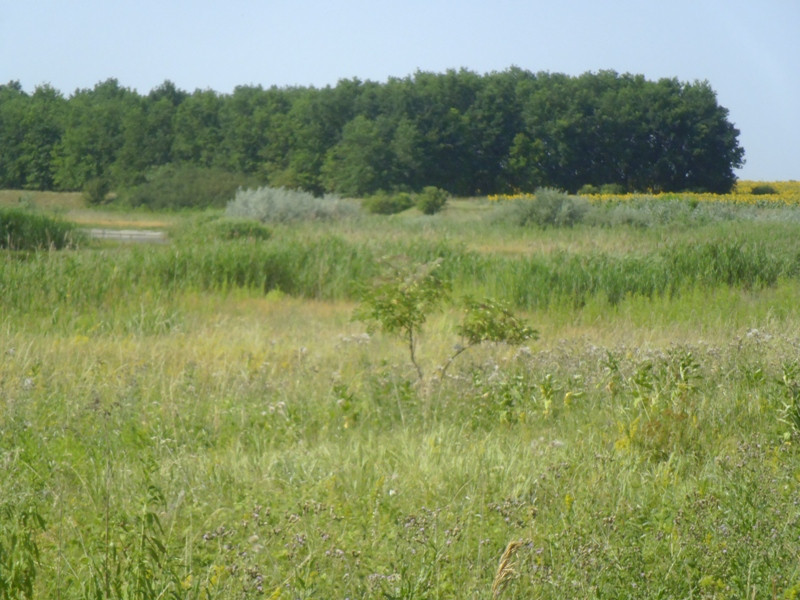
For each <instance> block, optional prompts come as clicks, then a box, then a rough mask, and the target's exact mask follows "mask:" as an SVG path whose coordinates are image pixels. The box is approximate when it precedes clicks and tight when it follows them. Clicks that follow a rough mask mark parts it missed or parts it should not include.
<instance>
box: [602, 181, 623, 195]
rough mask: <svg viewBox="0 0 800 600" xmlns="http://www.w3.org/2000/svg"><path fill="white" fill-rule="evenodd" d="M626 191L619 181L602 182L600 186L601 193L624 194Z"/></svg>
mask: <svg viewBox="0 0 800 600" xmlns="http://www.w3.org/2000/svg"><path fill="white" fill-rule="evenodd" d="M626 191H627V190H626V189H625V186H624V185H622V184H621V183H604V184H603V185H601V186H600V193H601V194H624V193H625V192H626Z"/></svg>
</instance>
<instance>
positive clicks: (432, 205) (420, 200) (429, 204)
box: [414, 185, 450, 215]
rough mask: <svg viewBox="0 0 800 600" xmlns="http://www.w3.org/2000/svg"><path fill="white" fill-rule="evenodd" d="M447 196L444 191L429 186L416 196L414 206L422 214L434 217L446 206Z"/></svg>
mask: <svg viewBox="0 0 800 600" xmlns="http://www.w3.org/2000/svg"><path fill="white" fill-rule="evenodd" d="M449 196H450V195H449V194H448V193H447V192H446V191H445V190H443V189H440V188H437V187H436V186H433V185H429V186H427V187H425V188H423V190H422V192H421V193H419V194H417V197H416V198H415V200H414V204H415V205H416V207H417V208H418V209H419V210H420V211H421V212H422V213H423V214H425V215H435V214H436V213H438V212H439V211H440V210H442V209H443V208H444V206H445V204H447V200H448V199H449Z"/></svg>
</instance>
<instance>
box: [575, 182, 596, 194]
mask: <svg viewBox="0 0 800 600" xmlns="http://www.w3.org/2000/svg"><path fill="white" fill-rule="evenodd" d="M599 193H600V188H599V187H597V186H596V185H592V184H591V183H586V184H584V185H582V186H581V189H579V190H578V195H579V196H591V195H592V194H599Z"/></svg>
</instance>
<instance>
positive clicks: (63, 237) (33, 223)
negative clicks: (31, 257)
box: [0, 207, 84, 250]
mask: <svg viewBox="0 0 800 600" xmlns="http://www.w3.org/2000/svg"><path fill="white" fill-rule="evenodd" d="M83 238H84V236H83V235H82V234H81V233H80V232H78V231H77V228H76V227H75V225H74V224H72V223H68V222H66V221H64V220H62V219H58V218H55V217H51V216H46V215H43V214H39V213H36V212H33V211H30V210H25V209H19V208H3V207H0V248H4V249H8V250H47V249H50V248H55V249H57V250H59V249H62V248H66V247H68V246H71V245H74V244H76V243H78V242H80V241H81V240H82V239H83Z"/></svg>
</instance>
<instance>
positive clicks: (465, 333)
mask: <svg viewBox="0 0 800 600" xmlns="http://www.w3.org/2000/svg"><path fill="white" fill-rule="evenodd" d="M464 305H465V310H464V317H463V319H462V320H461V323H460V324H459V325H458V328H457V331H458V334H459V335H460V336H461V337H462V339H463V340H464V345H462V346H459V347H457V348H456V351H455V353H454V354H453V355H452V356H451V357H450V358H449V359H448V361H447V362H446V363H445V365H444V367H443V368H442V372H441V378H442V379H444V376H445V373H446V372H447V369H448V368H449V367H450V364H451V363H452V362H453V360H455V359H456V357H458V356H459V355H460V354H462V353H463V352H465V351H466V350H468V349H470V348H471V347H473V346H477V345H478V344H482V343H484V342H495V343H504V344H510V345H514V346H516V345H519V344H523V343H525V342H527V341H528V340H535V339H537V338H538V337H539V333H538V332H537V331H536V330H535V329H532V328H531V327H530V326H528V325H527V324H526V323H525V322H523V321H522V319H520V318H519V317H518V316H517V315H515V314H514V313H513V312H512V311H511V308H510V307H509V305H508V304H507V303H506V302H503V301H501V300H493V299H485V300H482V301H477V300H474V299H472V298H466V299H465V300H464Z"/></svg>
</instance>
